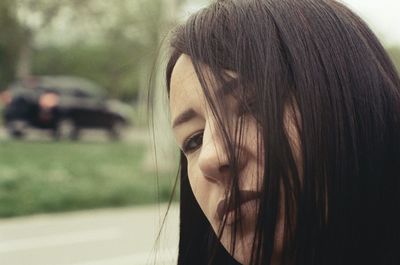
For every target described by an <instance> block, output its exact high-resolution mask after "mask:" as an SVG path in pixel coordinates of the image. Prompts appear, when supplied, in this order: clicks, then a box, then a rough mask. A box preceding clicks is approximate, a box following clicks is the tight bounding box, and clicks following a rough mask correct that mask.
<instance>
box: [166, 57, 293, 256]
mask: <svg viewBox="0 0 400 265" xmlns="http://www.w3.org/2000/svg"><path fill="white" fill-rule="evenodd" d="M224 100H226V106H227V107H228V109H227V111H228V112H229V113H231V114H232V115H231V117H232V119H233V120H238V119H244V123H245V132H244V135H245V137H244V138H243V139H242V142H241V144H240V146H239V145H238V146H235V148H238V149H239V151H240V153H241V154H242V155H241V156H240V157H241V158H240V161H239V167H238V168H239V171H240V172H238V176H239V189H240V190H243V191H253V192H257V191H258V190H259V184H260V183H262V181H261V178H262V171H263V167H264V165H263V159H262V158H260V157H259V155H257V154H258V152H257V146H259V145H257V139H258V138H259V128H258V125H257V122H256V121H255V119H254V118H253V117H252V116H251V115H247V114H245V115H243V114H241V113H239V112H238V104H237V102H236V101H235V99H234V98H233V96H229V95H228V96H226V98H224ZM170 112H171V124H172V127H173V133H174V136H175V138H176V141H177V143H178V146H179V147H180V148H181V150H182V151H183V152H184V154H185V156H186V159H187V174H188V177H189V182H190V185H191V188H192V190H193V193H194V196H195V198H196V200H197V202H198V203H199V205H200V207H201V209H202V211H203V212H204V214H205V216H206V217H207V219H208V221H209V222H210V224H211V226H212V228H213V230H214V232H215V233H216V234H218V233H219V231H220V230H219V229H220V227H221V220H220V218H218V214H217V207H218V203H219V202H221V200H223V199H225V198H226V194H227V193H226V191H227V190H228V189H229V187H230V183H231V182H230V181H231V178H230V176H229V172H228V170H227V169H228V166H229V162H228V157H227V155H226V152H225V148H224V144H223V138H222V137H221V133H220V132H219V131H218V129H217V128H218V126H217V122H216V119H215V117H214V115H213V114H212V112H211V110H210V106H209V104H208V103H207V100H206V99H205V97H204V94H203V90H202V87H201V85H200V82H199V79H198V77H197V75H196V73H195V70H194V67H193V64H192V61H191V58H190V57H189V56H187V55H184V54H183V55H181V56H180V58H179V59H178V61H177V62H176V65H175V67H174V69H173V72H172V76H171V85H170ZM290 116H291V115H288V117H290ZM290 120H291V119H289V120H288V124H289V125H290V124H291V121H290ZM290 128H291V126H288V131H289V134H292V132H291V131H292V130H290ZM296 136H297V135H295V136H294V138H297V137H296ZM292 147H294V146H292ZM295 149H296V148H295ZM258 151H260V150H258ZM258 203H259V200H258V199H252V200H250V201H248V202H245V203H243V204H241V207H240V210H241V212H242V215H241V216H240V221H241V224H242V225H241V229H240V232H238V233H237V234H236V246H235V253H234V254H233V257H234V258H235V259H236V260H237V261H238V262H240V263H242V264H248V263H249V262H250V256H251V247H252V244H253V243H252V242H253V236H254V227H255V223H256V209H257V205H258ZM280 212H281V213H280V216H279V218H278V224H277V230H276V237H275V251H274V255H273V259H277V257H278V256H279V253H280V252H281V248H282V237H283V235H282V233H283V211H280ZM226 222H227V225H226V226H225V228H224V233H223V234H222V238H221V243H222V245H223V246H224V247H225V249H226V250H227V251H228V252H229V253H231V254H232V251H231V231H230V229H232V224H233V223H234V222H235V219H234V217H233V215H232V214H229V213H228V214H227V215H226Z"/></svg>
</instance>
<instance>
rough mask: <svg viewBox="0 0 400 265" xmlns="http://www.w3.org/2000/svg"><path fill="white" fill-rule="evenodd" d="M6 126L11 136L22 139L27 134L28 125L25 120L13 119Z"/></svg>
mask: <svg viewBox="0 0 400 265" xmlns="http://www.w3.org/2000/svg"><path fill="white" fill-rule="evenodd" d="M6 127H7V132H8V135H9V136H10V137H11V138H15V139H21V138H24V137H25V135H26V129H27V125H26V122H24V121H19V120H16V121H11V122H8V123H7V125H6Z"/></svg>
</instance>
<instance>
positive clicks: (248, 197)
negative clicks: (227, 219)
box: [217, 190, 261, 221]
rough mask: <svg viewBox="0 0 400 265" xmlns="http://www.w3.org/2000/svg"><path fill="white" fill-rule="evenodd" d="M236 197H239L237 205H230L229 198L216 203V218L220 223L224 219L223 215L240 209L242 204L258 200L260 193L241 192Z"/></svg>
mask: <svg viewBox="0 0 400 265" xmlns="http://www.w3.org/2000/svg"><path fill="white" fill-rule="evenodd" d="M238 197H239V204H238V205H232V203H229V201H230V198H229V197H228V198H225V199H223V200H221V201H220V202H219V203H218V206H217V216H218V219H219V220H220V221H222V220H223V219H224V216H225V215H228V214H229V213H231V212H232V211H233V210H235V209H236V208H239V207H241V206H242V205H243V204H245V203H247V202H250V201H252V200H256V199H259V198H260V197H261V193H260V192H256V191H248V190H241V191H239V194H238Z"/></svg>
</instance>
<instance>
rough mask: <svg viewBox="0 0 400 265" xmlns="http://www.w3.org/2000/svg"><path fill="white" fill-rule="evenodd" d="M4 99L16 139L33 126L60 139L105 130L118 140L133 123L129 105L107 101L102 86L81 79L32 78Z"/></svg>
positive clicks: (10, 129)
mask: <svg viewBox="0 0 400 265" xmlns="http://www.w3.org/2000/svg"><path fill="white" fill-rule="evenodd" d="M1 99H2V101H3V102H5V103H6V104H5V108H4V110H3V115H4V123H5V126H6V128H7V130H8V132H9V134H10V135H11V136H13V137H23V136H24V135H25V134H26V133H27V129H28V128H30V127H31V128H37V129H47V130H50V132H51V133H52V135H53V137H54V138H56V139H58V138H70V139H78V138H79V134H80V131H81V130H82V129H104V130H106V131H107V132H108V134H109V136H110V137H111V138H112V139H118V138H119V137H120V133H121V129H122V127H124V126H125V125H127V124H128V121H129V119H128V115H127V114H126V113H124V112H123V111H122V110H123V109H124V106H123V105H125V104H123V103H121V102H119V101H116V100H109V99H107V97H106V93H105V91H104V90H103V89H102V88H101V87H99V86H97V85H96V84H94V83H92V82H91V81H89V80H86V79H83V78H79V77H68V76H35V77H30V78H28V79H26V80H23V81H18V82H15V83H14V84H12V85H11V86H10V87H9V89H8V90H6V91H5V92H3V93H2V96H1ZM125 108H126V106H125Z"/></svg>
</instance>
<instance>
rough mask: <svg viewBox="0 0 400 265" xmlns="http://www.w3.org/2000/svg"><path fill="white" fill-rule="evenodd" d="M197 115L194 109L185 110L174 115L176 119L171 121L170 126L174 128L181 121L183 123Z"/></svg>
mask: <svg viewBox="0 0 400 265" xmlns="http://www.w3.org/2000/svg"><path fill="white" fill-rule="evenodd" d="M197 115H198V114H197V112H196V111H194V110H193V109H192V108H189V109H187V110H185V111H184V112H182V113H181V114H179V115H178V117H176V119H175V120H174V122H173V123H172V128H173V129H174V128H175V127H177V126H179V125H181V124H182V123H185V122H187V121H189V120H191V119H193V118H194V117H195V116H197Z"/></svg>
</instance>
